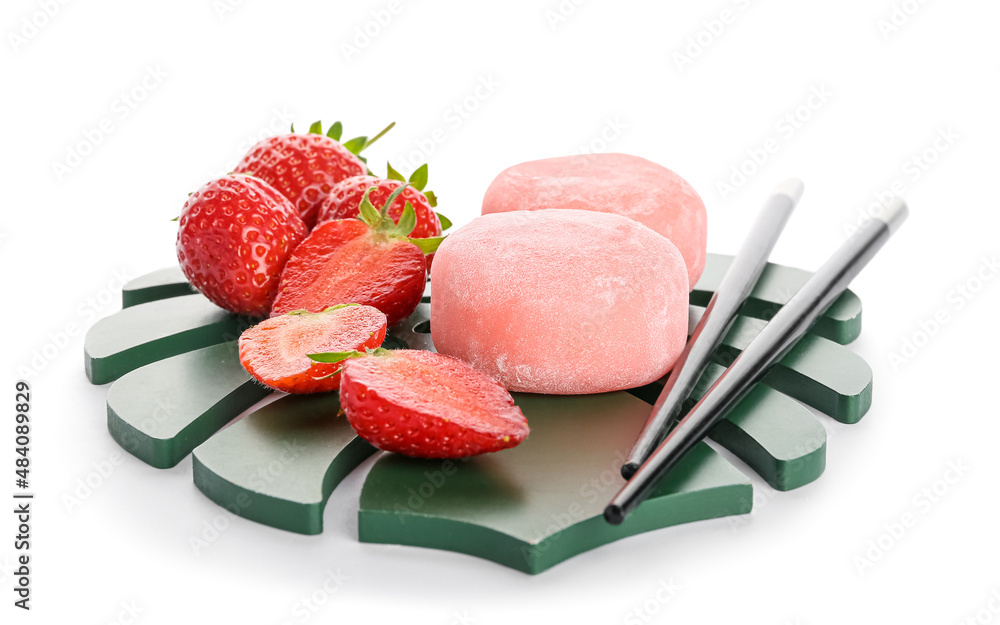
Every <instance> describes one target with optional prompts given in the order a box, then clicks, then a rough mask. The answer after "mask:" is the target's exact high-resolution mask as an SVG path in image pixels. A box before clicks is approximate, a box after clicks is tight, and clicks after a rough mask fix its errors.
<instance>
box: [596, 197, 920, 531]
mask: <svg viewBox="0 0 1000 625" xmlns="http://www.w3.org/2000/svg"><path fill="white" fill-rule="evenodd" d="M907 214H908V210H907V208H906V204H905V203H904V202H903V200H901V199H899V198H894V199H893V200H891V201H890V202H889V204H888V205H887V206H886V207H885V210H884V211H883V214H882V215H880V216H878V217H874V218H872V219H871V220H869V221H868V222H866V223H865V224H863V225H862V226H861V227H860V228H858V229H857V230H856V231H855V232H854V234H852V235H851V236H850V238H848V239H847V240H846V241H844V243H843V244H842V245H841V246H840V248H838V249H837V251H835V252H834V253H833V255H832V256H830V258H829V260H827V261H826V263H824V264H823V266H822V267H820V269H819V270H818V271H817V272H816V273H815V274H813V275H812V277H810V278H809V280H807V281H806V283H805V284H804V285H802V288H800V289H799V290H798V292H797V293H795V295H793V296H792V298H791V299H790V300H788V303H787V304H785V305H784V306H783V307H782V308H781V309H780V310H779V311H778V312H777V314H775V315H774V317H773V318H772V319H771V321H770V322H769V323H768V324H767V325H766V326H764V329H763V330H761V331H760V334H758V335H757V336H756V337H754V339H753V340H752V341H751V342H750V344H749V345H747V347H746V348H745V349H744V350H743V352H742V353H740V355H739V356H737V357H736V359H735V360H734V361H733V364H732V365H730V367H729V368H728V369H726V370H725V371H724V372H723V374H722V376H721V377H719V379H718V380H717V381H716V382H715V384H714V385H712V388H710V389H709V390H708V393H706V394H705V396H704V397H702V398H701V400H700V401H699V402H698V403H697V404H695V406H694V408H692V409H691V411H690V412H688V414H687V415H686V416H685V417H684V418H683V419H681V421H680V422H679V423H678V424H677V426H676V427H675V428H674V429H673V430H671V431H670V433H669V434H668V435H667V437H666V439H665V440H664V441H663V443H661V444H660V446H659V447H657V449H656V451H654V452H653V454H652V455H651V456H650V457H649V458H648V459H647V460H646V461H645V462H644V463H643V464H642V465H641V466H640V467H639V469H638V470H637V471H636V472H635V475H633V476H632V479H631V480H629V481H628V482H626V483H625V485H624V486H623V487H622V488H621V490H619V491H618V493H617V494H616V495H615V496H614V498H612V500H611V502H610V503H609V504H608V506H607V507H606V508H605V509H604V518H605V519H606V520H607V522H608V523H611V524H613V525H618V524H620V523H622V521H624V520H625V518H626V517H627V516H628V515H629V513H630V512H632V511H633V510H634V509H635V508H636V506H638V505H639V504H640V503H642V502H643V501H644V500H645V499H646V498H647V497H648V496H649V494H650V493H651V492H652V490H653V488H654V487H655V486H656V485H657V484H658V483H659V481H660V480H661V479H662V478H663V476H664V475H666V473H667V472H668V471H669V470H670V469H671V468H673V467H674V466H675V465H676V464H677V462H678V461H679V460H680V459H681V458H682V457H683V456H684V454H685V453H687V452H688V451H690V450H691V448H692V447H694V446H695V445H697V444H698V442H699V441H701V440H702V439H703V438H704V437H705V436H706V435H707V434H708V432H709V430H711V428H712V426H713V425H715V424H716V423H717V422H718V421H719V420H720V419H722V418H723V417H725V415H726V412H727V411H728V410H729V409H730V408H731V407H732V406H733V405H735V404H736V402H737V401H739V400H740V399H741V398H742V397H743V396H744V395H745V394H746V393H747V391H749V390H750V389H751V388H752V387H753V385H754V384H755V383H756V382H758V381H759V380H760V379H761V378H762V377H763V376H764V375H765V374H766V373H767V371H768V369H769V368H770V367H771V366H772V365H773V364H775V363H776V362H777V361H778V360H780V359H781V357H782V356H784V355H785V354H786V353H787V352H788V350H789V349H791V348H792V347H793V346H794V345H795V343H796V342H797V341H798V340H799V339H800V338H801V337H802V336H803V335H804V334H805V333H806V332H807V331H808V330H809V328H810V327H811V326H812V324H813V323H814V322H815V321H816V319H818V318H819V316H820V315H822V314H823V312H824V311H825V310H826V309H827V308H829V306H830V305H831V304H832V303H833V302H834V301H835V300H836V299H837V297H839V296H840V294H841V293H843V291H844V290H845V289H846V288H847V285H848V284H850V282H851V280H853V279H854V277H855V276H857V275H858V273H860V272H861V270H862V269H863V268H864V267H865V265H867V264H868V262H869V261H870V260H871V259H872V258H873V257H874V256H875V254H876V253H877V252H878V251H879V250H880V249H881V248H882V246H883V245H885V243H886V241H888V240H889V238H890V237H891V236H892V235H893V234H894V233H895V232H896V230H898V229H899V226H900V225H901V224H902V223H903V222H904V221H905V220H906V216H907Z"/></svg>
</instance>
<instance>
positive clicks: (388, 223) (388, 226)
mask: <svg viewBox="0 0 1000 625" xmlns="http://www.w3.org/2000/svg"><path fill="white" fill-rule="evenodd" d="M407 186H408V185H407V183H405V182H404V183H403V184H401V185H399V188H398V189H396V190H395V191H393V192H392V193H390V194H389V197H387V198H386V200H385V204H383V205H382V212H381V215H382V226H383V228H382V229H383V230H394V229H395V227H396V224H395V223H393V221H392V219H391V218H390V217H389V216H388V211H389V207H390V206H392V203H393V202H395V201H396V198H398V197H399V194H400V193H402V192H403V191H405V190H406V187H407Z"/></svg>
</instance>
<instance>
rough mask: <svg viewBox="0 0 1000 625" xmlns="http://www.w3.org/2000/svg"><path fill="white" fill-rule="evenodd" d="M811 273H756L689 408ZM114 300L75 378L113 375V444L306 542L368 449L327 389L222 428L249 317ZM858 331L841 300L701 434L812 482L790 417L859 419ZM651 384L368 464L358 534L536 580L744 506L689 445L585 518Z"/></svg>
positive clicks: (233, 400)
mask: <svg viewBox="0 0 1000 625" xmlns="http://www.w3.org/2000/svg"><path fill="white" fill-rule="evenodd" d="M729 262H731V258H730V257H727V256H719V255H712V254H710V255H709V257H708V262H707V265H706V269H705V273H704V275H703V277H702V279H701V280H700V281H699V283H698V284H697V285H696V288H695V290H694V291H693V292H692V294H691V303H692V307H691V316H690V324H691V328H692V329H693V327H694V324H695V323H697V320H698V318H699V317H700V315H701V314H702V312H703V309H702V308H701V306H704V305H705V304H707V303H708V300H709V299H710V298H711V294H712V293H713V292H714V290H715V289H716V288H717V286H718V284H719V282H720V281H721V279H722V276H723V275H724V273H725V270H726V268H727V267H728V265H729ZM809 275H810V274H809V273H808V272H804V271H800V270H797V269H792V268H788V267H782V266H778V265H768V267H767V268H766V269H765V271H764V274H763V276H762V278H761V280H760V282H759V283H758V284H757V286H756V288H755V289H754V291H753V294H752V296H751V298H750V299H749V300H748V302H747V303H746V304H745V305H744V307H743V309H742V311H741V313H742V315H741V317H739V318H738V319H737V321H736V323H735V324H734V326H733V328H732V330H731V331H730V332H729V334H728V336H727V337H726V339H725V340H724V341H723V345H722V346H720V348H719V349H718V350H717V352H716V354H715V363H714V364H713V365H711V366H710V367H709V368H708V370H706V372H705V374H704V375H703V377H702V380H701V381H700V382H699V385H698V387H697V388H696V389H695V391H694V392H693V393H692V397H691V400H690V401H695V400H697V398H699V397H700V396H701V395H702V394H704V393H705V392H706V391H707V389H708V388H709V387H710V386H711V384H712V383H714V381H715V380H716V379H717V378H718V376H719V375H721V373H722V371H723V370H724V367H725V366H726V365H727V364H728V363H729V362H731V361H732V359H733V358H734V357H735V356H736V355H738V354H739V352H740V351H741V350H742V349H743V348H744V347H746V345H747V344H748V343H749V341H750V340H751V339H752V338H753V337H754V336H755V335H756V334H757V332H759V331H760V329H761V328H762V327H763V325H764V322H765V320H766V319H769V318H770V317H771V316H773V314H774V313H775V312H776V311H777V310H778V309H780V307H781V306H782V305H784V304H785V303H786V302H787V301H788V299H789V298H790V297H791V295H793V294H794V293H795V292H796V290H797V289H798V288H799V287H800V286H801V285H802V284H803V283H804V282H805V280H806V279H808V277H809ZM122 297H123V310H122V311H121V312H118V313H115V314H114V315H111V316H110V317H108V318H106V319H103V320H101V321H100V322H98V323H97V324H95V325H94V326H93V328H92V329H91V330H90V332H89V333H88V336H87V340H86V343H85V352H86V353H85V358H86V364H87V367H86V369H87V372H88V375H89V376H90V378H91V380H92V381H93V382H94V383H104V382H108V381H114V380H116V381H115V382H114V384H112V386H111V388H110V389H109V392H108V406H107V408H108V428H109V430H110V432H111V434H112V436H113V437H114V438H115V440H117V441H118V442H119V443H120V444H121V445H122V447H123V448H124V449H125V450H126V451H128V452H129V453H131V454H133V455H135V456H136V457H138V458H140V459H142V460H143V461H145V462H147V463H149V464H151V465H152V466H156V467H160V468H167V467H171V466H174V465H176V464H177V462H179V461H180V460H181V459H183V458H184V457H185V456H187V455H188V454H189V453H191V452H192V450H194V464H193V466H194V480H195V484H196V485H197V486H198V488H199V489H201V490H202V492H204V493H205V494H206V495H207V496H208V497H210V498H211V499H212V500H213V501H215V502H217V503H218V504H220V505H222V506H226V507H228V508H229V509H230V510H232V511H234V512H235V513H236V514H240V515H242V516H244V517H246V518H248V519H253V520H255V521H258V522H260V523H264V524H267V525H271V526H274V527H278V528H282V529H286V530H290V531H295V532H300V533H304V534H315V533H318V532H320V531H322V518H323V509H324V507H325V506H326V502H327V500H328V499H329V496H330V493H331V492H332V491H333V489H334V488H336V485H337V484H338V483H339V482H340V480H341V479H343V477H344V476H346V475H347V474H348V473H350V472H351V471H352V470H353V469H354V468H355V467H356V466H357V465H358V464H360V463H361V462H362V461H363V460H364V459H365V458H367V457H368V456H370V455H371V454H372V453H375V452H376V450H374V449H373V448H372V447H371V446H369V445H368V444H367V443H365V442H364V441H362V440H361V439H359V438H358V437H357V436H355V435H354V433H353V431H352V430H351V428H350V426H349V424H348V423H347V422H346V420H345V419H344V418H343V417H342V416H338V412H339V404H338V398H337V394H336V393H331V394H323V395H317V396H307V397H287V396H286V397H281V398H277V399H276V401H273V402H271V403H269V404H267V405H266V406H264V407H263V408H260V409H258V410H256V411H254V412H251V413H250V414H247V415H245V416H244V417H243V418H241V419H239V420H238V421H236V422H235V423H233V424H231V425H230V426H229V427H225V426H226V424H227V423H229V422H230V421H232V420H233V419H235V418H236V417H238V416H239V415H240V414H241V413H242V412H243V411H244V410H246V408H248V407H249V406H251V405H252V404H254V403H255V402H257V401H258V400H260V399H261V398H263V397H266V396H267V395H268V394H269V393H270V391H269V390H268V389H266V388H264V387H262V386H260V385H258V384H257V383H256V382H254V381H252V380H251V379H250V378H249V377H248V376H247V374H246V372H245V371H244V370H243V368H242V367H241V366H240V364H239V361H238V359H237V358H236V348H235V338H236V337H238V335H239V332H240V331H241V330H242V329H243V328H245V327H246V325H247V323H248V322H247V321H246V320H245V319H241V318H239V317H236V316H234V315H230V314H228V313H226V312H225V311H222V310H220V309H218V308H216V307H214V306H213V305H212V304H211V303H209V302H208V301H207V300H206V299H205V298H204V297H202V296H201V295H198V294H192V289H191V287H190V285H189V284H188V283H187V282H186V281H185V280H184V277H183V275H182V274H181V272H180V271H179V270H178V269H176V268H174V269H164V270H161V271H158V272H154V273H152V274H149V275H146V276H142V277H140V278H137V279H136V280H133V281H132V282H130V283H128V284H126V285H125V287H124V289H123V296H122ZM430 297H431V284H430V283H428V285H427V290H426V292H425V295H424V299H423V303H421V304H420V306H418V308H417V310H416V311H415V312H414V314H413V315H412V316H411V317H410V318H409V319H407V320H406V321H404V322H402V323H400V324H397V325H396V326H395V327H393V328H392V329H391V330H390V332H389V335H388V336H387V338H386V342H385V346H386V347H388V348H410V349H429V350H433V349H434V347H433V341H432V337H431V334H430V331H431V326H430V319H429V312H430V306H429V303H428V302H429V301H430ZM860 328H861V303H860V301H859V300H858V298H857V297H856V296H855V295H854V294H853V293H851V292H850V291H848V292H845V293H844V294H843V295H842V296H841V297H840V298H839V299H838V300H837V301H836V302H835V303H834V305H833V306H831V307H830V309H828V310H827V311H826V313H825V314H824V316H823V317H822V318H821V320H820V321H819V322H817V323H816V324H815V325H814V326H813V328H812V329H811V330H810V333H809V334H808V335H807V336H806V337H805V338H803V339H802V340H801V341H800V342H799V344H798V345H797V346H796V347H795V349H793V350H792V351H791V352H790V353H789V354H787V355H786V356H785V358H784V359H783V360H782V361H781V363H779V364H778V365H777V366H776V367H775V368H774V369H773V370H772V371H771V372H770V373H769V374H768V376H766V377H765V379H764V380H763V381H762V382H761V383H760V384H758V385H757V386H756V387H755V388H754V389H753V390H752V391H751V393H750V394H748V395H747V397H746V398H744V399H743V400H742V401H741V402H740V403H739V404H738V405H737V406H736V407H735V408H734V409H733V410H732V411H731V412H730V414H729V416H728V418H727V419H725V420H723V421H722V422H720V423H719V424H718V425H717V426H716V427H715V428H714V429H713V430H712V432H711V435H710V436H711V438H712V439H713V440H715V441H716V442H717V443H719V444H720V445H722V446H723V447H725V448H726V449H728V450H729V451H730V452H732V453H733V454H734V455H735V456H737V457H738V458H739V459H740V460H742V461H743V462H745V463H746V464H747V466H749V467H750V468H751V469H752V470H754V471H755V472H757V473H758V474H759V475H760V476H761V477H762V478H763V479H764V480H766V481H767V482H768V483H769V484H770V485H771V486H773V487H774V488H776V489H779V490H789V489H793V488H798V487H800V486H803V485H805V484H808V483H809V482H811V481H813V480H815V479H816V478H818V477H819V476H820V475H821V474H822V472H823V470H824V468H825V464H826V430H825V429H824V427H823V425H822V423H820V421H819V420H818V419H817V417H816V416H815V415H814V413H813V412H812V411H811V410H810V409H809V408H807V407H806V406H810V407H812V408H815V409H816V410H818V411H821V412H824V413H826V414H827V415H829V416H831V417H833V418H835V419H837V420H840V421H842V422H845V423H853V422H856V421H857V420H858V419H860V418H861V417H862V416H863V415H864V414H865V412H866V411H867V409H868V407H869V405H870V403H871V369H870V368H869V367H868V365H867V364H866V363H865V362H864V361H863V360H862V359H861V358H859V357H858V356H857V355H855V354H854V353H853V352H851V351H850V350H847V349H845V348H844V347H842V344H845V343H848V342H850V341H852V340H854V339H855V338H856V337H857V336H858V334H859V332H860ZM663 382H664V380H661V381H659V382H658V383H655V384H651V385H649V386H646V387H642V388H638V389H631V390H629V391H628V392H624V391H623V392H617V393H605V394H601V395H581V396H545V395H530V394H516V395H515V400H516V401H517V402H518V404H519V405H520V406H521V408H522V410H523V411H524V413H525V415H526V416H527V417H528V420H529V423H530V425H531V434H530V436H529V437H528V439H527V440H526V441H525V442H524V443H522V444H521V445H520V446H518V447H516V448H514V449H511V450H507V451H504V452H501V453H498V454H489V455H486V456H480V457H477V458H472V459H468V460H465V461H461V460H456V461H444V462H442V461H427V460H418V459H413V458H406V457H402V456H398V455H394V454H381V455H380V457H379V458H378V460H377V461H376V463H375V464H374V466H373V468H372V470H371V472H370V473H369V475H368V476H367V479H366V481H365V485H364V488H363V491H362V496H361V503H360V509H359V537H360V539H361V540H363V541H368V542H387V543H398V544H408V545H417V546H424V547H434V548H440V549H449V550H452V551H458V552H462V553H469V554H472V555H477V556H480V557H484V558H488V559H491V560H494V561H496V562H500V563H502V564H506V565H508V566H511V567H514V568H517V569H519V570H523V571H526V572H529V573H537V572H539V571H542V570H545V569H546V568H548V567H550V566H552V565H554V564H556V563H558V562H561V561H563V560H565V559H566V558H569V557H571V556H573V555H575V554H577V553H580V552H583V551H586V550H588V549H592V548H594V547H597V546H599V545H602V544H605V543H607V542H610V541H613V540H616V539H619V538H622V537H624V536H628V535H632V534H636V533H639V532H645V531H649V530H652V529H657V528H661V527H666V526H669V525H676V524H679V523H686V522H690V521H695V520H699V519H708V518H714V517H719V516H725V515H731V514H742V513H746V512H749V510H750V506H751V501H752V496H751V485H750V482H749V481H748V480H747V478H746V477H745V476H744V475H743V474H742V473H741V472H740V471H739V470H738V469H736V467H734V466H733V465H732V464H730V463H729V462H728V461H727V460H726V459H724V458H723V457H722V456H720V455H719V454H717V453H716V452H715V451H714V450H713V449H712V448H711V447H710V446H709V445H707V444H705V443H702V444H701V445H699V446H698V448H697V449H696V450H695V451H694V452H692V453H691V454H689V456H688V457H686V458H685V460H684V462H683V464H682V465H681V466H679V467H678V468H677V469H675V470H674V471H673V472H672V473H671V474H670V475H669V476H668V478H667V479H666V480H665V481H664V483H663V484H662V485H661V486H660V488H659V489H658V491H657V493H656V494H655V496H653V497H651V498H650V499H649V500H648V501H647V502H645V503H644V504H643V505H642V506H640V508H639V509H638V510H637V512H636V514H635V515H633V516H632V517H630V519H629V520H628V521H626V523H624V524H622V525H621V526H617V527H614V526H610V525H608V524H606V523H605V522H604V521H603V519H602V518H600V514H601V511H602V509H603V505H604V503H605V502H606V501H607V499H608V498H609V497H610V496H611V494H612V493H613V492H614V491H615V490H616V489H617V488H618V487H619V486H620V485H621V482H622V479H621V477H620V476H619V474H618V470H619V468H620V466H621V463H622V461H623V459H624V457H625V454H626V453H627V452H628V449H629V447H630V446H631V444H632V442H633V441H634V438H635V436H636V435H637V434H638V432H639V430H640V429H641V427H642V424H643V423H644V422H645V419H646V418H647V417H648V415H649V410H650V404H651V403H652V402H653V401H655V398H656V396H657V394H658V393H659V391H660V389H661V388H662V386H663Z"/></svg>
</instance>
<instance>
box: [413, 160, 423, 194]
mask: <svg viewBox="0 0 1000 625" xmlns="http://www.w3.org/2000/svg"><path fill="white" fill-rule="evenodd" d="M410 184H412V185H413V186H414V187H416V189H417V191H423V190H424V187H426V186H427V163H424V164H423V165H421V166H420V167H417V169H416V171H414V172H413V173H412V174H410Z"/></svg>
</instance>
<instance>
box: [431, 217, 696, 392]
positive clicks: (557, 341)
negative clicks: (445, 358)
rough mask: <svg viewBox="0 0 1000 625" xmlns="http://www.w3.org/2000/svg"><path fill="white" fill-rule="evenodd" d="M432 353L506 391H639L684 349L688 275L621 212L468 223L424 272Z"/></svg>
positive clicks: (677, 256)
mask: <svg viewBox="0 0 1000 625" xmlns="http://www.w3.org/2000/svg"><path fill="white" fill-rule="evenodd" d="M431 284H432V285H434V290H433V293H432V295H431V334H432V338H433V340H434V345H435V347H436V348H437V350H438V351H439V352H441V353H442V354H447V355H449V356H454V357H456V358H459V359H461V360H464V361H465V362H468V363H470V364H472V365H473V366H475V367H477V368H478V369H480V370H481V371H485V372H486V373H488V374H490V375H492V376H493V377H495V378H496V379H497V380H499V382H500V383H501V384H503V385H504V386H505V387H506V388H507V389H508V390H511V391H522V392H528V393H550V394H558V395H573V394H580V393H602V392H606V391H616V390H621V389H625V388H633V387H636V386H641V385H643V384H648V383H650V382H653V381H655V380H658V379H659V378H661V377H663V375H664V374H666V373H667V372H668V371H669V370H670V368H671V367H672V366H673V364H674V361H675V360H677V357H678V356H679V355H680V353H681V351H682V350H683V348H684V343H685V340H686V338H687V326H688V273H687V268H686V267H685V264H684V259H683V258H682V257H681V253H680V252H679V251H678V250H677V248H676V247H675V246H674V244H673V243H671V242H670V241H669V240H668V239H667V238H666V237H663V236H661V235H659V234H657V233H655V232H653V231H652V230H650V229H649V228H647V227H646V226H644V225H642V224H640V223H638V222H636V221H632V220H631V219H626V218H625V217H621V216H620V215H611V214H606V213H596V212H592V211H580V210H556V209H547V210H538V211H530V212H529V211H514V212H509V213H497V214H495V215H484V216H482V217H478V218H476V219H474V220H473V221H472V222H471V223H469V224H468V225H466V226H464V227H462V228H460V229H459V230H457V231H456V232H455V233H454V234H452V235H451V236H449V237H448V238H447V239H445V241H444V243H442V244H441V247H440V248H438V251H437V254H436V255H435V257H434V265H433V267H432V268H431Z"/></svg>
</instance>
